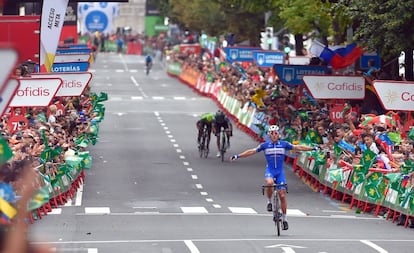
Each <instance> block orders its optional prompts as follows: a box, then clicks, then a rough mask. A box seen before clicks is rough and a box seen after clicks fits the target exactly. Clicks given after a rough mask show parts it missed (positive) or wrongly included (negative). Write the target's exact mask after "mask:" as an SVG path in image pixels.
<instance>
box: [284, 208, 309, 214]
mask: <svg viewBox="0 0 414 253" xmlns="http://www.w3.org/2000/svg"><path fill="white" fill-rule="evenodd" d="M286 213H287V215H290V216H306V213H304V212H302V211H301V210H299V209H289V208H288V209H287V210H286Z"/></svg>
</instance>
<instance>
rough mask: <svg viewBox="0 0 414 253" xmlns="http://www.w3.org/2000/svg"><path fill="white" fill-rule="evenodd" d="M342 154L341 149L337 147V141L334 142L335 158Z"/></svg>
mask: <svg viewBox="0 0 414 253" xmlns="http://www.w3.org/2000/svg"><path fill="white" fill-rule="evenodd" d="M341 154H342V149H341V148H340V147H339V145H338V144H337V143H334V155H335V157H336V158H339V156H341Z"/></svg>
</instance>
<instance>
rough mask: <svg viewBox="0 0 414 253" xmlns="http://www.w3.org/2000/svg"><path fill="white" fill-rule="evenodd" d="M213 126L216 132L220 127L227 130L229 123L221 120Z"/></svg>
mask: <svg viewBox="0 0 414 253" xmlns="http://www.w3.org/2000/svg"><path fill="white" fill-rule="evenodd" d="M215 127H216V130H217V132H218V131H221V128H224V130H228V129H229V123H228V122H227V121H225V122H223V123H217V122H216V123H215Z"/></svg>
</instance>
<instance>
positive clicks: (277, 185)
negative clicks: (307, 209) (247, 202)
mask: <svg viewBox="0 0 414 253" xmlns="http://www.w3.org/2000/svg"><path fill="white" fill-rule="evenodd" d="M283 186H284V187H286V192H287V193H288V187H287V184H273V185H262V194H263V195H264V190H265V188H273V190H276V189H277V188H278V187H283Z"/></svg>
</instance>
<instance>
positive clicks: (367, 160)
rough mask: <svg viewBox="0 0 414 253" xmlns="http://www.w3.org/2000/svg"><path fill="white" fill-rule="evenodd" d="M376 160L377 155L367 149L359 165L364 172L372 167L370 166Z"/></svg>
mask: <svg viewBox="0 0 414 253" xmlns="http://www.w3.org/2000/svg"><path fill="white" fill-rule="evenodd" d="M376 160H377V155H376V154H375V153H374V152H372V151H371V150H369V149H367V150H366V151H365V152H364V153H363V154H362V160H361V164H362V165H363V166H364V168H365V169H366V170H368V169H369V168H371V167H372V164H374V162H375V161H376Z"/></svg>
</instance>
